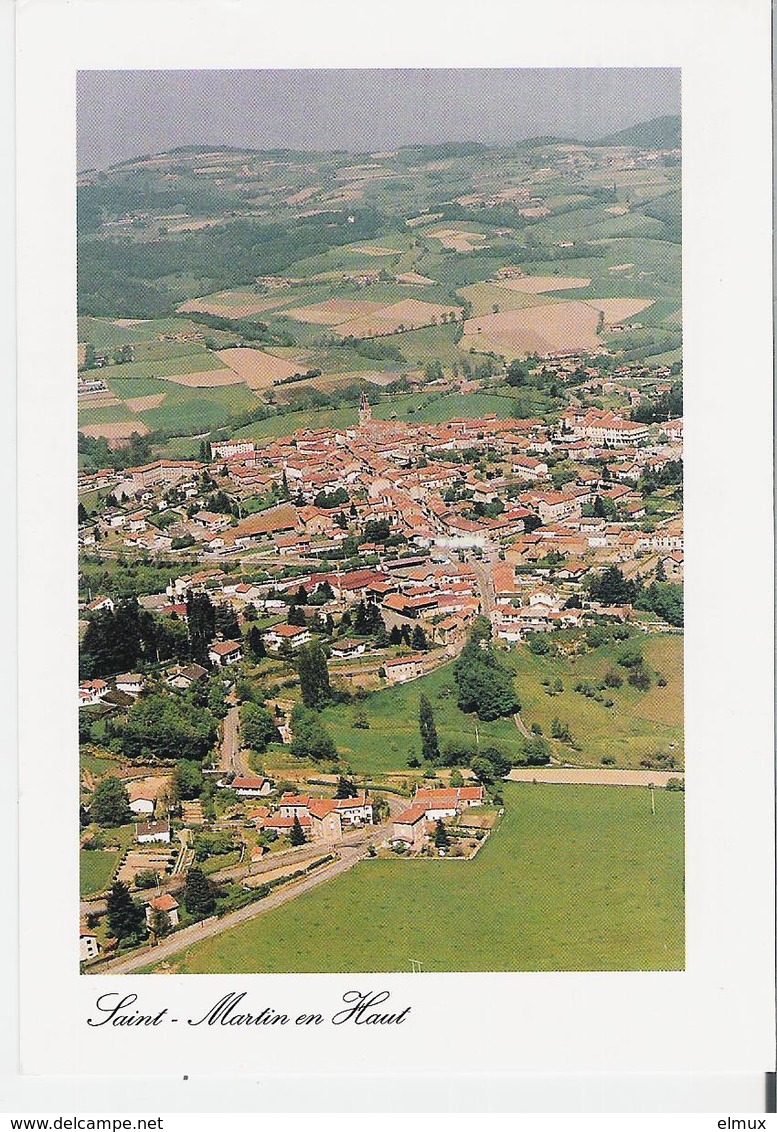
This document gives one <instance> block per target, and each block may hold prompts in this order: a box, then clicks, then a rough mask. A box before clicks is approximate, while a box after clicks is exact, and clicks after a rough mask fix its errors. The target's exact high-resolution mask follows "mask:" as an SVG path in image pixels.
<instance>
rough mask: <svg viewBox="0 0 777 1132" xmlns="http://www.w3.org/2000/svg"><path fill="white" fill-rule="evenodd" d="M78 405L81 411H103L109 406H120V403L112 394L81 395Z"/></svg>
mask: <svg viewBox="0 0 777 1132" xmlns="http://www.w3.org/2000/svg"><path fill="white" fill-rule="evenodd" d="M78 404H79V405H80V406H81V408H82V409H96V408H100V409H105V408H107V407H108V406H109V405H120V404H121V401H120V400H119V399H118V397H114V395H113V394H112V393H82V394H81V395H80V396H79V398H78Z"/></svg>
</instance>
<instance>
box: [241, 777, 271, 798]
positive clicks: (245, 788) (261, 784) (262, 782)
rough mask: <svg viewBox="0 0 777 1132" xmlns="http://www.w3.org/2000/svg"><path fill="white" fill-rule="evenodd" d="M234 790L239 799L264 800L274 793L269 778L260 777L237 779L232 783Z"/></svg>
mask: <svg viewBox="0 0 777 1132" xmlns="http://www.w3.org/2000/svg"><path fill="white" fill-rule="evenodd" d="M231 788H232V790H234V791H235V793H236V794H237V796H238V797H239V798H263V797H264V796H265V795H267V794H271V793H272V789H273V784H272V782H271V781H270V779H269V778H263V777H261V776H258V777H256V778H236V779H235V780H234V781H233V783H232V787H231Z"/></svg>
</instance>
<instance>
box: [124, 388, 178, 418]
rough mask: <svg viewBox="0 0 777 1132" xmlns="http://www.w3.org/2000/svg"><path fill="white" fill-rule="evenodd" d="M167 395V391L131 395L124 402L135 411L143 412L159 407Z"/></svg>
mask: <svg viewBox="0 0 777 1132" xmlns="http://www.w3.org/2000/svg"><path fill="white" fill-rule="evenodd" d="M166 396H167V394H166V393H151V394H149V396H148V397H131V398H130V399H129V400H127V401H125V402H124V404H125V405H126V406H127V408H128V409H131V410H132V412H133V413H143V412H145V411H146V409H158V408H159V406H160V405H161V404H162V402H163V401H164V399H165V397H166Z"/></svg>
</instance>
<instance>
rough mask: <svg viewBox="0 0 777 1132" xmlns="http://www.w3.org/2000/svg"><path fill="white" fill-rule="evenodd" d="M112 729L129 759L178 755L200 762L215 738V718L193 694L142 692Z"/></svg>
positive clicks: (173, 759) (166, 758)
mask: <svg viewBox="0 0 777 1132" xmlns="http://www.w3.org/2000/svg"><path fill="white" fill-rule="evenodd" d="M109 733H110V734H111V736H112V737H113V738H114V739H115V740H116V744H117V746H118V747H119V749H120V750H121V752H122V753H123V754H124V755H125V756H126V757H127V758H129V759H160V760H163V761H169V762H176V761H178V760H179V759H184V760H189V761H193V762H198V763H201V762H202V761H203V760H204V759H205V758H206V757H207V755H208V753H209V752H210V750H211V749H212V747H213V744H214V743H215V741H216V720H215V719H214V717H213V714H212V712H211V711H210V710H209V709H208V708H207V707H198V706H197V705H196V704H195V703H194V702H193V698H192V697H184V696H172V695H168V694H166V693H163V692H152V693H151V694H149V695H147V696H140V697H139V698H138V699H137V700H136V701H135V703H134V704H133V705H132V707H131V708H130V709H129V711H128V712H127V715H126V716H125V717H124V718H123V719H116V720H112V721H111V722H110V724H109Z"/></svg>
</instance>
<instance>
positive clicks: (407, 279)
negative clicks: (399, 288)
mask: <svg viewBox="0 0 777 1132" xmlns="http://www.w3.org/2000/svg"><path fill="white" fill-rule="evenodd" d="M397 283H409V284H411V285H412V284H417V285H418V286H424V287H425V286H426V285H427V284H428V283H434V279H427V277H426V276H425V275H419V274H418V272H417V271H406V272H405V274H404V275H398V276H397Z"/></svg>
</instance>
